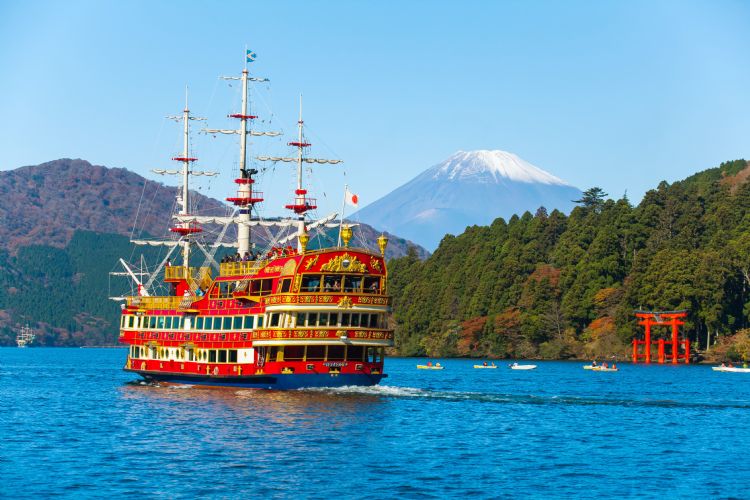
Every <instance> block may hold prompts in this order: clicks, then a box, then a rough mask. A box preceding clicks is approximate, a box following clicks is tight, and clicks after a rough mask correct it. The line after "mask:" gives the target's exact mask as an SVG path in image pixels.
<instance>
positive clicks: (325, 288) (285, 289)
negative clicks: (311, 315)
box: [209, 274, 382, 298]
mask: <svg viewBox="0 0 750 500" xmlns="http://www.w3.org/2000/svg"><path fill="white" fill-rule="evenodd" d="M238 285H239V281H237V282H235V281H221V282H219V283H217V285H216V286H214V287H213V288H212V289H211V291H210V292H209V296H210V297H214V298H215V297H218V298H224V297H232V293H233V292H234V291H235V289H236V288H237V286H238ZM272 288H273V280H272V279H270V278H266V279H254V280H251V281H250V283H249V284H248V285H247V293H248V294H249V295H269V294H270V293H271V292H272V291H273V290H272ZM291 288H292V279H291V278H287V279H282V280H280V281H279V284H278V286H277V289H276V293H289V292H290V291H291ZM300 292H307V293H311V292H329V293H335V292H348V293H376V294H379V293H382V290H381V280H380V276H348V275H341V274H326V275H321V274H306V275H303V276H302V281H301V283H300Z"/></svg>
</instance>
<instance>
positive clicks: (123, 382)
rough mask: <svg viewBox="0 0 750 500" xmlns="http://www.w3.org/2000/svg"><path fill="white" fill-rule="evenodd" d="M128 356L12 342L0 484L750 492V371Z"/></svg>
mask: <svg viewBox="0 0 750 500" xmlns="http://www.w3.org/2000/svg"><path fill="white" fill-rule="evenodd" d="M125 355H126V351H124V350H122V349H52V348H50V349H45V348H30V349H15V348H4V349H0V496H3V497H10V498H19V497H28V498H31V497H39V496H45V497H46V496H50V495H64V496H70V497H92V496H93V497H103V496H116V497H138V498H148V497H157V496H159V497H161V496H163V497H170V498H196V497H226V498H240V497H242V498H255V497H259V496H261V495H262V496H264V497H273V498H289V497H295V498H328V497H343V498H358V499H359V498H372V499H383V498H422V499H423V498H442V497H458V496H472V497H495V498H497V497H519V496H520V497H542V496H544V497H550V496H552V497H569V498H573V497H598V498H609V497H623V496H627V497H648V498H655V497H669V498H675V497H677V498H682V497H691V498H696V497H700V498H706V497H708V498H717V497H739V498H742V497H744V498H747V497H748V496H750V492H748V480H750V448H749V446H748V445H750V425H749V424H750V374H737V373H718V372H713V371H711V369H710V368H709V367H707V366H671V365H670V366H658V365H656V366H654V365H652V366H642V365H638V366H633V365H629V364H624V363H623V364H622V365H620V371H619V372H618V373H597V372H590V371H588V370H583V369H581V366H582V363H580V362H579V363H572V362H541V363H538V365H539V368H538V369H537V370H534V371H527V372H521V371H512V370H509V369H507V367H506V364H505V363H502V364H500V368H498V369H497V370H475V369H473V368H472V365H473V364H474V361H471V360H441V362H442V364H443V365H444V366H445V370H443V371H424V370H416V368H415V365H416V364H417V362H423V361H424V360H415V359H388V360H387V361H386V373H388V374H389V375H390V377H389V378H388V379H386V380H385V381H384V383H383V384H381V385H380V386H379V387H374V388H351V389H346V388H344V389H337V390H314V391H304V390H303V391H293V392H272V391H252V390H227V389H200V388H192V387H152V386H144V385H139V384H137V383H134V381H136V380H137V379H138V378H137V377H136V376H134V375H132V374H128V373H125V372H123V371H122V370H121V367H122V365H123V364H124V361H125ZM433 361H434V360H433Z"/></svg>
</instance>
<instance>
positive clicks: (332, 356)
mask: <svg viewBox="0 0 750 500" xmlns="http://www.w3.org/2000/svg"><path fill="white" fill-rule="evenodd" d="M344 348H345V346H343V345H329V346H328V356H327V357H326V359H328V361H344Z"/></svg>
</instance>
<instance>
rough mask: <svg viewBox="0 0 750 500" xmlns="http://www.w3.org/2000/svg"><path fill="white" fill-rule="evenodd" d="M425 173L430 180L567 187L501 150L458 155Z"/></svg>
mask: <svg viewBox="0 0 750 500" xmlns="http://www.w3.org/2000/svg"><path fill="white" fill-rule="evenodd" d="M428 172H432V173H433V179H440V178H447V179H450V180H454V179H458V180H461V181H472V180H473V181H477V182H486V181H494V182H500V181H501V180H502V179H510V180H512V181H518V182H527V183H535V182H537V183H540V184H554V185H559V186H567V185H568V184H567V183H565V182H564V181H563V180H562V179H559V178H557V177H555V176H554V175H552V174H550V173H549V172H545V171H544V170H542V169H541V168H538V167H535V166H534V165H532V164H531V163H529V162H527V161H525V160H522V159H521V158H519V157H518V156H516V155H514V154H513V153H508V152H507V151H500V150H494V151H488V150H485V149H483V150H479V151H459V152H457V153H456V154H454V155H453V156H451V157H450V158H448V159H447V160H445V161H444V162H443V163H440V164H438V165H435V166H434V167H432V168H431V169H429V170H428Z"/></svg>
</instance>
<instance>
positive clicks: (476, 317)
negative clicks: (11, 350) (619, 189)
mask: <svg viewBox="0 0 750 500" xmlns="http://www.w3.org/2000/svg"><path fill="white" fill-rule="evenodd" d="M748 177H750V167H748V164H747V162H746V161H745V160H736V161H731V162H727V163H723V164H722V165H721V166H719V167H717V168H713V169H709V170H706V171H704V172H701V173H698V174H695V175H693V176H691V177H689V178H687V179H685V180H683V181H679V182H675V183H672V184H669V183H666V182H662V183H661V184H659V186H658V187H657V188H656V189H654V190H651V191H649V192H648V193H646V195H645V196H644V198H643V200H642V201H641V203H640V204H638V205H637V206H634V205H633V204H631V203H630V201H629V200H628V199H627V197H622V198H620V199H618V200H613V199H610V198H609V197H608V195H607V194H606V193H604V192H603V191H602V190H601V189H599V188H591V189H588V190H587V191H585V192H584V195H583V196H582V198H581V199H580V200H576V201H577V203H578V206H577V207H576V208H575V209H574V210H573V211H572V213H571V214H570V215H565V214H563V213H560V212H558V211H552V212H550V213H548V211H547V210H546V209H544V208H543V207H541V208H539V209H538V210H537V211H536V213H534V214H531V213H528V212H527V213H525V214H523V215H521V216H514V217H512V218H511V219H510V220H508V221H505V220H503V219H497V220H495V221H494V222H493V223H492V224H491V225H490V226H482V227H479V226H473V227H469V228H467V229H466V231H465V232H464V233H463V234H461V235H458V236H452V235H448V236H446V237H445V238H444V239H443V241H442V242H441V244H440V246H439V248H438V249H437V250H436V251H435V253H434V254H433V255H431V256H430V257H429V258H427V259H421V258H420V255H419V254H418V253H417V252H416V250H415V251H412V252H410V253H409V255H407V256H405V257H401V258H395V259H391V260H390V262H389V272H390V292H391V294H392V295H393V297H394V313H393V318H392V320H393V324H394V326H395V328H396V348H395V349H394V350H393V354H398V355H407V356H413V355H420V356H423V355H428V356H472V357H498V358H505V357H507V358H547V359H565V358H590V357H607V356H613V355H616V356H618V357H623V358H624V357H627V355H628V354H629V352H630V347H629V346H630V341H631V340H632V338H633V336H634V335H637V334H639V333H640V330H639V327H638V326H637V324H636V321H635V318H634V316H633V312H634V310H637V309H645V310H662V311H663V310H678V309H687V310H688V311H689V316H688V322H687V324H686V325H685V327H684V331H685V332H686V333H687V335H688V336H689V338H690V339H691V342H692V343H693V346H694V347H697V348H699V349H702V350H705V348H706V346H707V345H711V348H712V350H711V352H717V353H723V354H722V355H725V356H728V357H730V358H737V359H739V358H743V357H748V356H750V335H749V334H748V332H750V330H746V329H747V328H748V326H750V183H748V182H746V180H747V179H748ZM138 251H139V252H140V250H138ZM133 252H134V249H133V246H132V245H131V244H130V243H129V241H128V238H127V237H124V236H118V235H112V234H100V233H95V232H89V231H78V232H76V233H75V235H74V237H73V238H72V240H71V241H70V243H69V244H68V245H67V246H66V247H65V248H56V247H52V246H44V245H35V246H26V247H22V248H20V249H19V250H18V252H17V253H16V254H15V255H11V254H9V253H7V252H0V267H1V268H2V269H3V270H4V272H3V273H2V275H1V276H0V280H2V283H0V316H2V317H0V320H2V321H1V323H2V324H3V325H4V326H3V327H2V328H0V345H12V344H13V340H14V337H15V330H16V328H17V327H18V326H19V325H21V324H24V323H26V322H28V323H29V324H30V325H31V326H32V327H33V328H34V329H36V330H37V332H38V338H37V341H36V342H35V344H36V345H56V346H75V345H112V344H115V343H116V341H117V333H118V332H117V319H118V314H119V304H118V303H117V302H113V301H110V300H108V299H107V297H109V296H110V295H116V294H118V293H121V291H118V290H110V277H109V274H108V273H109V272H110V271H112V270H114V269H115V268H116V267H117V260H118V259H119V258H120V257H121V256H125V257H129V256H130V257H131V259H132V258H135V256H136V255H137V254H135V253H133ZM145 252H146V255H147V257H148V260H149V261H151V262H153V261H155V260H157V259H158V257H159V254H157V252H158V250H156V249H146V250H145ZM658 332H659V330H658V329H657V330H656V333H658ZM663 333H664V334H665V335H666V334H667V332H666V330H664V332H663Z"/></svg>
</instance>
